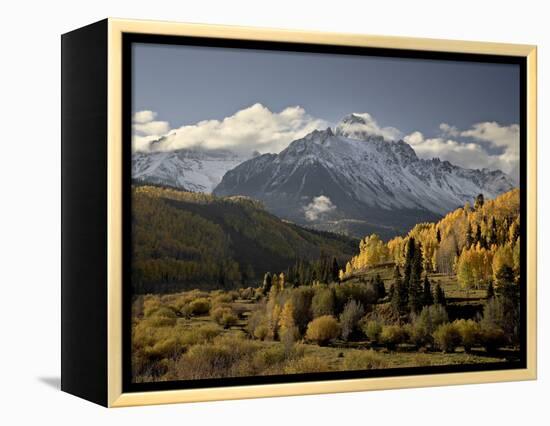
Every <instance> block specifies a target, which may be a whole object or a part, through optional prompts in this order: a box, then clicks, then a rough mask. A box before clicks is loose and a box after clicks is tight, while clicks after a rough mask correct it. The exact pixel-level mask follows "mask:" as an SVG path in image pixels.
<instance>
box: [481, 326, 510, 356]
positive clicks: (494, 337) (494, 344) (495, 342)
mask: <svg viewBox="0 0 550 426" xmlns="http://www.w3.org/2000/svg"><path fill="white" fill-rule="evenodd" d="M479 340H480V342H481V344H482V345H483V347H484V348H485V350H486V351H487V352H489V353H491V352H495V351H496V350H497V349H498V348H499V347H501V346H504V345H505V344H506V334H505V333H504V330H502V329H501V328H498V327H482V328H481V332H480V334H479Z"/></svg>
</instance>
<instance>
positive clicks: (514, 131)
mask: <svg viewBox="0 0 550 426" xmlns="http://www.w3.org/2000/svg"><path fill="white" fill-rule="evenodd" d="M460 135H461V136H464V137H469V138H473V139H477V140H480V141H485V142H489V143H490V144H491V145H493V146H495V147H501V148H505V149H506V150H513V151H514V152H519V126H518V125H517V124H512V125H510V126H501V125H500V124H499V123H497V122H495V121H490V122H484V123H477V124H474V125H473V126H472V128H471V129H469V130H465V131H463V132H461V133H460Z"/></svg>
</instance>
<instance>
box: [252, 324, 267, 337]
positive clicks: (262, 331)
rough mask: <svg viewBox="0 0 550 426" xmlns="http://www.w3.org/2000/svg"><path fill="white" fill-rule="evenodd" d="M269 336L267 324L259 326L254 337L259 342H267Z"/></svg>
mask: <svg viewBox="0 0 550 426" xmlns="http://www.w3.org/2000/svg"><path fill="white" fill-rule="evenodd" d="M268 334H269V329H268V328H267V325H265V324H260V325H258V326H257V327H256V328H255V329H254V332H253V336H254V337H255V338H256V339H258V340H265V339H266V338H267V335H268Z"/></svg>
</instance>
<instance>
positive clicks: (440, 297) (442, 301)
mask: <svg viewBox="0 0 550 426" xmlns="http://www.w3.org/2000/svg"><path fill="white" fill-rule="evenodd" d="M434 304H435V305H441V306H447V298H446V297H445V291H444V290H443V289H442V288H441V285H439V283H437V284H436V286H435V291H434Z"/></svg>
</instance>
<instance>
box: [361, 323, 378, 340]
mask: <svg viewBox="0 0 550 426" xmlns="http://www.w3.org/2000/svg"><path fill="white" fill-rule="evenodd" d="M361 326H362V327H361V329H362V330H363V333H365V336H367V337H368V338H369V340H370V341H371V342H372V343H378V342H379V340H380V333H382V323H381V322H380V321H377V320H374V319H373V320H369V321H364V322H362V324H361Z"/></svg>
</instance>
